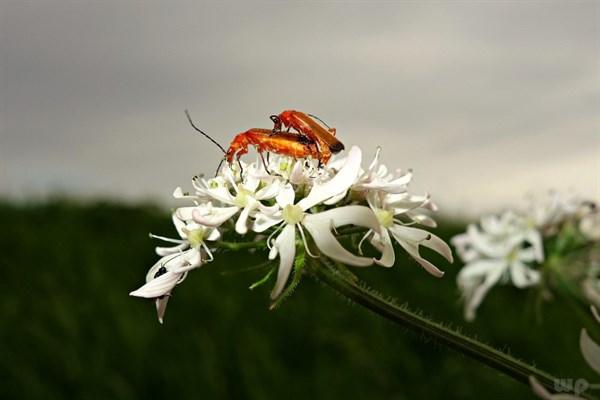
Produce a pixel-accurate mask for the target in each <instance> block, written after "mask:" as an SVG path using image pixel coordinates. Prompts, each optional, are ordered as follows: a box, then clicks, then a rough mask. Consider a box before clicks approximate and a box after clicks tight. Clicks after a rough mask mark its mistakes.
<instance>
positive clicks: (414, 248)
mask: <svg viewBox="0 0 600 400" xmlns="http://www.w3.org/2000/svg"><path fill="white" fill-rule="evenodd" d="M392 236H394V239H396V240H397V241H398V243H399V244H400V246H402V248H403V249H404V250H406V252H407V253H408V254H410V256H411V257H412V258H414V259H415V261H416V262H418V263H419V264H420V265H421V266H422V267H423V268H424V269H425V270H426V271H427V272H429V273H430V274H431V275H433V276H435V277H437V278H441V277H442V276H444V271H442V270H440V269H439V268H438V267H436V266H435V265H433V264H432V263H430V262H429V261H427V260H426V259H424V258H423V257H421V254H420V253H419V246H418V245H416V244H413V243H409V242H406V241H404V240H398V238H397V237H396V236H395V235H394V234H393V232H392Z"/></svg>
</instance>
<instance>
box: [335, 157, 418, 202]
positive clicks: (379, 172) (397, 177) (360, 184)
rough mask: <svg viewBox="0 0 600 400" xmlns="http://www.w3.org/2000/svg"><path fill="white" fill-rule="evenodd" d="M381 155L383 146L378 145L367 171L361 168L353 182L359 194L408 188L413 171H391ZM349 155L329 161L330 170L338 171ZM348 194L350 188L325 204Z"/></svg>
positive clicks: (400, 191) (402, 191) (353, 189)
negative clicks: (384, 163) (381, 161)
mask: <svg viewBox="0 0 600 400" xmlns="http://www.w3.org/2000/svg"><path fill="white" fill-rule="evenodd" d="M380 155H381V148H380V147H378V148H377V151H376V153H375V157H374V158H373V161H372V162H371V164H370V165H369V168H367V170H366V171H364V170H362V169H361V170H360V172H359V173H358V174H357V176H356V179H355V180H354V182H352V185H351V187H350V188H349V190H351V191H352V192H353V193H354V194H357V195H358V196H362V197H364V196H366V194H367V193H368V192H370V191H381V192H386V193H395V194H398V193H405V192H406V191H407V188H408V184H409V183H410V181H411V179H412V172H411V171H408V172H403V171H402V170H397V171H396V173H395V174H394V173H390V172H389V171H388V169H387V167H386V166H385V165H383V164H381V163H380V162H379V158H380ZM346 158H347V157H341V158H337V159H335V160H333V161H331V162H330V163H329V165H328V166H327V169H328V171H332V172H333V171H337V170H339V169H340V167H341V166H342V165H344V163H345V162H346ZM347 194H348V190H345V191H344V192H342V193H340V194H339V195H337V196H334V197H332V198H330V199H329V200H327V201H325V204H336V203H337V202H339V201H340V200H342V199H344V198H345V197H346V196H347Z"/></svg>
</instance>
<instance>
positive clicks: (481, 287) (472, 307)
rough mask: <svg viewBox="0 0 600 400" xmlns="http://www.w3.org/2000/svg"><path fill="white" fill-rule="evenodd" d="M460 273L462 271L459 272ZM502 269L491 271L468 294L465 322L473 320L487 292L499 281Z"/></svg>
mask: <svg viewBox="0 0 600 400" xmlns="http://www.w3.org/2000/svg"><path fill="white" fill-rule="evenodd" d="M461 272H462V271H461ZM503 272H504V271H503V269H502V268H497V269H494V270H492V271H491V272H490V273H489V274H487V275H486V276H485V278H484V280H483V281H482V282H480V283H478V284H477V285H476V286H475V288H474V290H472V291H471V293H469V294H468V296H467V299H466V304H465V318H466V319H467V321H472V320H473V319H474V318H475V311H476V310H477V308H479V305H480V304H481V302H482V301H483V299H484V298H485V296H486V294H487V292H488V291H489V290H490V289H491V288H492V286H494V285H495V284H496V282H498V280H500V277H501V276H502V273H503Z"/></svg>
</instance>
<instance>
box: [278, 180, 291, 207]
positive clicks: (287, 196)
mask: <svg viewBox="0 0 600 400" xmlns="http://www.w3.org/2000/svg"><path fill="white" fill-rule="evenodd" d="M294 196H295V193H294V188H293V187H292V185H290V184H286V185H285V186H283V188H282V189H281V192H279V194H278V195H277V197H275V201H277V204H279V207H281V208H284V207H285V206H288V205H291V204H294Z"/></svg>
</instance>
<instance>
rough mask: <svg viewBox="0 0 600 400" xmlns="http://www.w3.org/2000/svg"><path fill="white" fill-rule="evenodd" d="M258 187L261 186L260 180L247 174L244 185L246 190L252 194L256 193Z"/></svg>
mask: <svg viewBox="0 0 600 400" xmlns="http://www.w3.org/2000/svg"><path fill="white" fill-rule="evenodd" d="M258 185H260V179H257V178H256V177H255V176H253V174H246V179H245V180H244V183H243V185H242V186H243V187H244V189H246V190H247V191H249V192H250V193H254V192H256V189H258Z"/></svg>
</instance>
